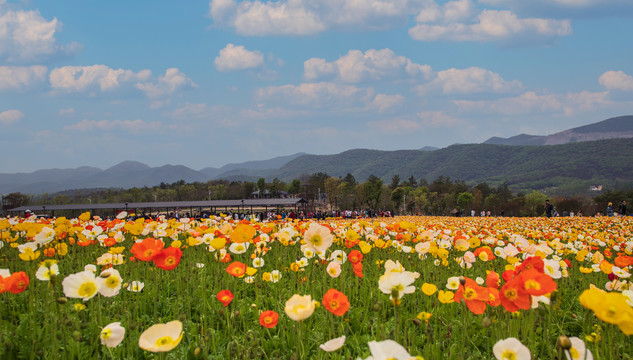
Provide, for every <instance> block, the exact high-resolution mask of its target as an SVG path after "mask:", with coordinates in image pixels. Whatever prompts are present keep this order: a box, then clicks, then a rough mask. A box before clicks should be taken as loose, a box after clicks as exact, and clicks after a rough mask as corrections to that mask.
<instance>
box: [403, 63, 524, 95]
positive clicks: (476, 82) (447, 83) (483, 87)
mask: <svg viewBox="0 0 633 360" xmlns="http://www.w3.org/2000/svg"><path fill="white" fill-rule="evenodd" d="M522 86H523V85H522V84H521V82H519V81H518V80H513V81H506V80H504V79H503V78H502V77H501V75H499V74H497V73H495V72H492V71H490V70H486V69H482V68H479V67H470V68H467V69H455V68H451V69H448V70H443V71H439V72H438V73H437V76H436V77H435V79H433V81H431V82H429V83H427V84H423V85H418V86H417V87H416V88H415V90H416V91H417V93H418V94H419V95H425V94H427V93H430V92H433V91H435V90H439V91H441V92H442V93H443V94H473V93H507V92H513V91H516V90H519V89H521V88H522Z"/></svg>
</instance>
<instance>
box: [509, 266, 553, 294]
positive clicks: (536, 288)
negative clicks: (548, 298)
mask: <svg viewBox="0 0 633 360" xmlns="http://www.w3.org/2000/svg"><path fill="white" fill-rule="evenodd" d="M517 281H520V282H522V283H523V290H524V291H525V292H526V293H528V294H530V295H534V296H540V295H545V294H549V293H551V292H553V291H555V290H556V282H555V281H554V279H552V277H551V276H549V275H547V274H544V273H540V272H538V271H537V270H536V269H531V270H528V271H523V272H522V273H521V275H519V276H518V278H517Z"/></svg>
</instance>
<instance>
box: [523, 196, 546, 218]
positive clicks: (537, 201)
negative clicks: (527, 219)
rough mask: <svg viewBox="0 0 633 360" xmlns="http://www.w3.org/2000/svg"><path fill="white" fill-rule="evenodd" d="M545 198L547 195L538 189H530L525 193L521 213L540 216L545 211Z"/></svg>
mask: <svg viewBox="0 0 633 360" xmlns="http://www.w3.org/2000/svg"><path fill="white" fill-rule="evenodd" d="M545 200H547V196H546V195H545V194H543V193H542V192H540V191H536V190H534V191H532V192H531V193H529V194H527V195H525V205H524V208H523V211H522V212H521V215H523V216H540V215H543V214H544V213H545Z"/></svg>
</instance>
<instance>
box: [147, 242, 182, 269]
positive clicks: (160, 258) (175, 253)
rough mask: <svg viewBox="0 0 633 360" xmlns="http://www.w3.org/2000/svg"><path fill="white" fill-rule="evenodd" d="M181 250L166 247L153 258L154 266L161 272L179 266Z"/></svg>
mask: <svg viewBox="0 0 633 360" xmlns="http://www.w3.org/2000/svg"><path fill="white" fill-rule="evenodd" d="M181 257H182V250H180V248H175V247H171V246H170V247H168V248H167V249H164V250H162V251H161V252H159V253H158V254H156V255H155V256H154V257H153V259H152V260H153V261H154V264H156V266H157V267H159V268H161V269H163V270H172V269H174V268H176V266H178V264H180V258H181Z"/></svg>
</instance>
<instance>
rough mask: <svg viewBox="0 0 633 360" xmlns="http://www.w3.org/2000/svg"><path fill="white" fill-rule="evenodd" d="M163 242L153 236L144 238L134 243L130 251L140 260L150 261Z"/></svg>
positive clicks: (161, 247) (162, 245) (160, 248)
mask: <svg viewBox="0 0 633 360" xmlns="http://www.w3.org/2000/svg"><path fill="white" fill-rule="evenodd" d="M163 247H165V244H163V241H162V240H157V239H154V238H145V239H143V241H142V242H140V243H134V245H132V248H131V249H130V252H132V254H133V255H134V257H136V259H137V260H140V261H151V260H152V259H153V258H154V256H156V255H157V254H158V253H159V252H161V250H163Z"/></svg>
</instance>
